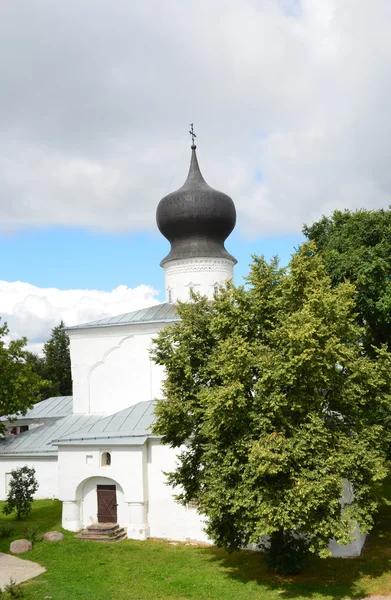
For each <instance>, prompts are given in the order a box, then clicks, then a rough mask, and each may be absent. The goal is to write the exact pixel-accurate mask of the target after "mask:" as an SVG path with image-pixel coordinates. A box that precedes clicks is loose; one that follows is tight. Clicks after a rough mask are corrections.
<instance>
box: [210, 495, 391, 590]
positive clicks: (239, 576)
mask: <svg viewBox="0 0 391 600" xmlns="http://www.w3.org/2000/svg"><path fill="white" fill-rule="evenodd" d="M204 551H205V553H206V554H207V555H208V557H209V558H210V560H212V561H214V562H216V563H217V565H218V566H219V567H220V568H221V569H222V570H223V571H225V573H226V575H227V576H228V577H230V578H232V579H234V580H237V581H240V582H241V583H249V582H252V583H254V582H255V583H257V584H258V585H260V586H262V587H263V589H265V588H267V589H268V590H270V591H276V593H278V597H279V598H283V599H286V600H288V599H290V598H322V597H326V598H333V600H345V599H347V598H349V599H352V600H354V599H357V600H358V599H359V598H363V597H367V596H371V595H372V594H379V595H387V594H390V590H391V503H390V502H389V503H388V504H387V506H384V507H383V508H382V510H381V511H380V513H379V515H378V519H377V525H376V527H375V529H374V530H373V532H372V533H371V535H370V536H369V537H368V538H367V542H366V544H365V547H364V550H363V552H362V554H361V556H360V557H357V558H352V559H346V558H345V559H343V558H330V559H320V558H317V557H310V559H309V561H308V564H307V567H306V569H305V571H304V573H303V574H301V575H296V576H289V577H288V576H287V577H283V576H280V575H276V574H275V573H272V572H271V571H270V570H269V569H268V567H267V565H266V562H265V558H264V556H263V555H262V553H258V552H250V551H241V552H235V553H233V554H231V555H228V554H227V553H226V552H225V551H224V550H222V549H219V548H207V549H205V550H204Z"/></svg>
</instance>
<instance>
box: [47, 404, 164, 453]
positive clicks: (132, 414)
mask: <svg viewBox="0 0 391 600" xmlns="http://www.w3.org/2000/svg"><path fill="white" fill-rule="evenodd" d="M154 405H155V403H154V401H153V400H149V401H147V402H139V403H138V404H135V405H134V406H130V407H129V408H126V409H125V410H121V411H120V412H118V413H115V414H114V415H111V416H109V417H103V418H102V417H101V418H100V420H99V421H96V422H94V423H92V422H91V423H88V425H87V426H86V427H83V428H82V429H78V430H77V431H74V432H68V433H67V434H65V435H61V436H58V437H57V438H56V440H55V443H56V444H58V445H63V444H86V445H100V444H102V443H104V442H108V441H109V442H110V444H111V445H120V444H132V445H139V444H143V443H144V442H145V440H146V439H147V437H154V436H152V434H151V431H150V427H151V425H152V424H153V422H154V420H155V415H154Z"/></svg>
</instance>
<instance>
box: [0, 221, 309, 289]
mask: <svg viewBox="0 0 391 600" xmlns="http://www.w3.org/2000/svg"><path fill="white" fill-rule="evenodd" d="M301 240H302V237H301V236H300V235H286V236H273V237H266V236H263V237H262V238H258V239H244V238H243V237H241V236H240V234H239V233H238V232H236V231H235V232H234V233H233V234H232V235H231V237H230V238H229V239H228V240H227V243H226V246H227V248H228V249H229V251H230V253H231V254H233V255H234V256H235V258H237V260H238V264H237V265H236V267H235V278H236V283H238V284H239V283H240V282H241V280H242V278H243V277H244V276H245V275H246V274H247V273H248V265H249V263H250V261H251V255H252V254H258V255H259V254H264V255H265V256H266V257H267V258H268V259H269V258H270V257H271V256H273V255H274V254H278V255H279V256H280V259H281V264H287V262H288V261H289V259H290V255H291V253H292V252H293V251H294V248H295V247H297V246H298V245H299V244H300V242H301ZM168 248H169V244H168V242H167V241H166V240H165V239H164V238H163V237H162V236H161V234H160V232H159V231H158V230H157V228H156V230H155V231H154V232H145V233H128V234H110V235H109V234H103V233H94V232H88V231H85V230H82V229H71V228H61V229H60V228H49V229H42V230H33V231H23V232H19V233H14V234H12V235H8V236H4V235H3V236H0V255H1V256H3V257H7V260H5V261H4V262H3V263H2V266H1V277H2V279H5V280H6V281H10V282H12V281H28V282H29V283H31V284H33V285H35V286H37V287H41V288H48V287H55V288H58V289H63V290H65V289H78V288H79V289H98V290H105V291H110V290H112V289H113V288H115V287H117V286H118V285H120V284H124V285H127V286H129V287H132V288H133V287H136V286H137V285H140V284H142V283H143V284H146V285H150V286H152V287H153V288H155V289H157V290H161V293H160V295H159V296H158V298H159V300H164V291H163V280H164V279H163V270H162V269H161V267H160V266H159V262H160V260H161V259H162V258H163V257H164V256H165V255H166V254H167V253H168Z"/></svg>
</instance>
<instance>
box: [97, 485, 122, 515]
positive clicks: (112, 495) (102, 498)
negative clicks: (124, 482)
mask: <svg viewBox="0 0 391 600" xmlns="http://www.w3.org/2000/svg"><path fill="white" fill-rule="evenodd" d="M96 492H97V495H98V523H116V522H117V492H116V489H115V485H98V486H96Z"/></svg>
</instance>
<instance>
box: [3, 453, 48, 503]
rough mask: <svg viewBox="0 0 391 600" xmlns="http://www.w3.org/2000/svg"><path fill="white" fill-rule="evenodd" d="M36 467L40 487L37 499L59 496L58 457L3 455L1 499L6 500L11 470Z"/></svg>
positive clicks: (36, 495)
mask: <svg viewBox="0 0 391 600" xmlns="http://www.w3.org/2000/svg"><path fill="white" fill-rule="evenodd" d="M25 465H27V466H28V467H29V468H32V467H33V468H34V469H35V477H36V479H37V481H38V484H39V487H38V490H37V491H36V493H35V495H34V498H35V499H37V500H38V499H44V498H58V478H57V457H54V456H53V457H52V456H50V457H49V456H48V457H42V458H41V457H31V456H29V457H23V456H20V457H13V458H11V457H1V458H0V500H5V499H6V497H7V493H8V485H9V481H10V477H11V471H12V470H13V469H18V468H19V467H24V466H25Z"/></svg>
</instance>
